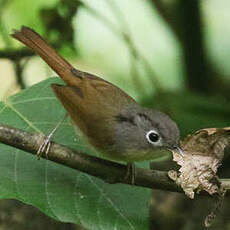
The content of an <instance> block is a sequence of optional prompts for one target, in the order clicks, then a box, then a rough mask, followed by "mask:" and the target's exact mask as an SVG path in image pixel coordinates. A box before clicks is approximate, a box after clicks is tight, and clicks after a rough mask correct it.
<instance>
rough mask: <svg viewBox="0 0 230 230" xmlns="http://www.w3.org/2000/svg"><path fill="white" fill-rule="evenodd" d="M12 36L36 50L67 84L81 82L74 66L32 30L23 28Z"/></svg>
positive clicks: (15, 31)
mask: <svg viewBox="0 0 230 230" xmlns="http://www.w3.org/2000/svg"><path fill="white" fill-rule="evenodd" d="M11 36H12V37H14V38H15V39H17V40H19V41H20V42H22V43H24V44H25V45H26V46H28V47H30V48H31V49H32V50H34V51H35V52H36V53H37V54H38V55H39V56H40V57H41V58H42V59H44V61H45V62H46V63H47V64H48V65H49V66H50V67H51V68H52V69H53V70H54V71H55V72H56V73H57V74H58V75H59V76H60V77H61V78H62V79H63V80H64V81H65V82H66V83H67V84H70V85H71V83H72V82H73V81H75V82H76V81H79V80H80V79H78V78H75V79H74V77H73V75H75V77H76V74H73V73H74V70H75V69H74V68H73V67H72V65H71V64H70V63H69V62H67V61H66V60H65V59H64V58H62V57H61V56H60V55H59V54H58V53H57V51H56V50H55V49H54V48H52V47H51V46H50V45H49V44H48V43H47V42H46V41H45V40H44V39H43V38H42V37H41V36H40V35H39V34H38V33H36V32H35V31H34V30H32V29H31V28H29V27H25V26H22V28H21V30H14V32H13V34H11ZM75 73H76V71H75ZM79 77H80V76H79Z"/></svg>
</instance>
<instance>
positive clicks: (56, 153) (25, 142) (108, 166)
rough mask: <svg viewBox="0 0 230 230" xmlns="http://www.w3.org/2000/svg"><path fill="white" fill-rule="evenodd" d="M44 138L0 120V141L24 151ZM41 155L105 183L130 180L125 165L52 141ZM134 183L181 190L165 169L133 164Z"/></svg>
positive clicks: (228, 184)
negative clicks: (137, 166) (145, 167)
mask: <svg viewBox="0 0 230 230" xmlns="http://www.w3.org/2000/svg"><path fill="white" fill-rule="evenodd" d="M44 140H45V137H44V136H43V135H41V134H38V133H30V132H25V131H23V130H20V129H16V128H13V127H10V126H7V125H3V124H0V142H2V143H4V144H7V145H10V146H13V147H16V148H18V149H21V150H24V151H26V152H28V153H32V154H34V155H36V154H37V150H38V149H39V146H40V145H41V144H42V143H44ZM41 157H43V158H45V159H47V160H50V161H54V162H56V163H59V164H62V165H65V166H68V167H70V168H73V169H76V170H79V171H81V172H84V173H87V174H89V175H92V176H95V177H99V178H101V179H103V180H104V181H106V182H108V183H123V184H131V180H125V175H126V173H127V167H126V165H123V164H119V163H116V162H112V161H108V160H104V159H101V158H97V157H94V156H90V155H87V154H85V153H81V152H78V151H76V150H73V149H70V148H68V147H65V146H63V145H59V144H57V143H54V142H52V145H51V148H50V152H49V154H48V157H47V156H46V155H45V154H43V155H42V156H41ZM135 185H136V186H140V187H146V188H151V189H162V190H167V191H172V192H182V189H181V188H180V187H179V186H178V185H177V184H176V183H174V182H173V181H172V180H170V179H169V177H168V174H167V172H164V171H157V170H150V169H143V168H136V177H135ZM223 185H224V187H226V188H227V189H229V188H230V182H229V180H226V179H225V180H223ZM203 194H204V193H203ZM205 194H207V193H205Z"/></svg>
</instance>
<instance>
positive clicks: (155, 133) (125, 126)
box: [115, 106, 180, 152]
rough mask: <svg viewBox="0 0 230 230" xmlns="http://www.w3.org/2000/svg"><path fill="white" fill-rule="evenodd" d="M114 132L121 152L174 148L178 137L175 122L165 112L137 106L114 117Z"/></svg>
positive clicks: (177, 142) (176, 145)
mask: <svg viewBox="0 0 230 230" xmlns="http://www.w3.org/2000/svg"><path fill="white" fill-rule="evenodd" d="M115 133H116V134H115V136H116V144H115V145H118V148H119V150H120V151H123V152H132V151H140V152H141V151H143V152H147V151H154V150H160V149H174V148H176V147H178V145H179V138H180V134H179V129H178V127H177V125H176V123H175V122H174V121H173V120H171V119H170V118H169V117H168V116H167V115H166V114H164V113H162V112H160V111H157V110H151V109H147V108H142V107H139V106H138V107H130V108H126V109H125V110H124V111H122V112H121V113H120V114H119V115H118V116H117V117H116V129H115ZM115 147H116V146H115Z"/></svg>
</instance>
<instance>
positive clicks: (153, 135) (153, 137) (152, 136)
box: [146, 130, 160, 144]
mask: <svg viewBox="0 0 230 230" xmlns="http://www.w3.org/2000/svg"><path fill="white" fill-rule="evenodd" d="M146 139H147V140H148V142H149V143H151V144H155V143H157V142H158V141H159V140H160V136H159V134H158V133H157V132H156V131H154V130H150V131H149V132H147V133H146Z"/></svg>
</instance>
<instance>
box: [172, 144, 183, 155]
mask: <svg viewBox="0 0 230 230" xmlns="http://www.w3.org/2000/svg"><path fill="white" fill-rule="evenodd" d="M169 150H171V151H177V152H178V153H179V154H181V155H184V151H183V150H182V148H181V147H179V146H178V145H174V146H172V147H171V148H170V149H169Z"/></svg>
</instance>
